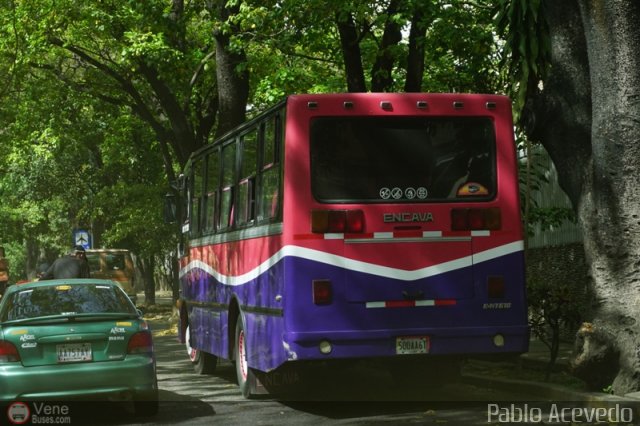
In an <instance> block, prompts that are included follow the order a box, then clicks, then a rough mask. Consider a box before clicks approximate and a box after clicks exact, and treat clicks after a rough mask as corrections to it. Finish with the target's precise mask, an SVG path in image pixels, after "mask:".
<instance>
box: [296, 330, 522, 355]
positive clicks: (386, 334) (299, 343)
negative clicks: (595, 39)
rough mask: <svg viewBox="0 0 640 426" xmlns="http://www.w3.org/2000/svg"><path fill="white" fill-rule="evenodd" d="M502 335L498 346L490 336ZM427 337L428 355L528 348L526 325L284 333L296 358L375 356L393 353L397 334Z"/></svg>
mask: <svg viewBox="0 0 640 426" xmlns="http://www.w3.org/2000/svg"><path fill="white" fill-rule="evenodd" d="M496 334H501V335H502V336H503V337H504V342H505V343H504V346H502V347H497V346H496V345H495V344H494V343H493V337H494V336H495V335H496ZM423 336H426V337H427V338H428V339H429V350H428V353H429V354H431V355H451V356H454V355H463V356H464V355H502V354H513V353H523V352H526V351H527V350H528V347H529V331H528V327H527V326H517V327H507V326H505V327H500V328H473V327H469V328H463V329H458V328H456V329H443V328H438V329H429V328H423V329H418V330H416V329H396V330H384V331H359V332H357V333H356V332H353V331H352V332H344V333H340V332H335V333H328V332H327V333H287V334H286V337H285V339H286V340H288V341H290V342H292V343H291V344H290V349H291V351H292V352H295V353H296V356H297V358H298V359H316V360H317V359H342V358H376V357H390V356H396V355H397V353H396V339H397V338H398V337H423ZM322 340H326V341H328V342H330V343H331V345H332V348H333V349H332V351H331V353H330V354H328V355H323V354H321V353H320V350H319V348H318V343H319V342H320V341H322Z"/></svg>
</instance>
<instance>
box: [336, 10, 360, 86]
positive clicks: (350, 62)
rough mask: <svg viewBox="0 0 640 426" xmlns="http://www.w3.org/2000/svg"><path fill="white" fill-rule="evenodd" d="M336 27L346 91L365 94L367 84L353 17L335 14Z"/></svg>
mask: <svg viewBox="0 0 640 426" xmlns="http://www.w3.org/2000/svg"><path fill="white" fill-rule="evenodd" d="M336 25H337V26H338V32H339V33H340V45H341V46H342V57H343V58H344V70H345V74H346V76H347V90H348V91H349V92H352V93H353V92H366V91H367V84H366V83H365V80H364V68H363V67H362V54H361V52H360V39H359V38H358V32H357V31H356V24H355V22H354V21H353V16H352V15H351V14H350V13H348V14H344V15H342V14H339V13H338V14H336Z"/></svg>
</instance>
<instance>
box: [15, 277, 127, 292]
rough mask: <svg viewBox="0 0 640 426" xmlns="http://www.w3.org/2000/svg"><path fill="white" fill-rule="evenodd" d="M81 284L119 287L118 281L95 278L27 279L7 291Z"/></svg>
mask: <svg viewBox="0 0 640 426" xmlns="http://www.w3.org/2000/svg"><path fill="white" fill-rule="evenodd" d="M83 284H97V285H111V286H116V287H119V285H118V283H116V282H115V281H112V280H101V279H96V278H64V279H59V280H40V281H29V282H26V283H21V284H16V285H12V286H9V287H8V288H7V293H9V292H13V291H22V290H25V289H30V288H38V287H49V286H54V285H83Z"/></svg>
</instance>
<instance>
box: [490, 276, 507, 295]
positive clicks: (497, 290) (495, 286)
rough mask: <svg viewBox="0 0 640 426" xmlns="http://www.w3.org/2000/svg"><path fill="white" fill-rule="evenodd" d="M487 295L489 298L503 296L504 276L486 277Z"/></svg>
mask: <svg viewBox="0 0 640 426" xmlns="http://www.w3.org/2000/svg"><path fill="white" fill-rule="evenodd" d="M487 295H488V296H489V298H491V299H501V298H503V297H504V277H503V276H492V277H488V278H487Z"/></svg>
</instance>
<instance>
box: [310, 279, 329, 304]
mask: <svg viewBox="0 0 640 426" xmlns="http://www.w3.org/2000/svg"><path fill="white" fill-rule="evenodd" d="M312 285H313V303H314V304H315V305H328V304H329V303H331V301H332V299H333V295H332V293H333V292H332V290H331V281H329V280H313V284H312Z"/></svg>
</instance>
